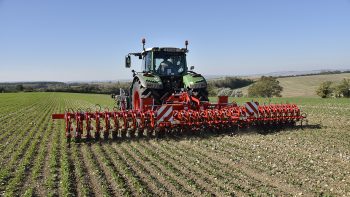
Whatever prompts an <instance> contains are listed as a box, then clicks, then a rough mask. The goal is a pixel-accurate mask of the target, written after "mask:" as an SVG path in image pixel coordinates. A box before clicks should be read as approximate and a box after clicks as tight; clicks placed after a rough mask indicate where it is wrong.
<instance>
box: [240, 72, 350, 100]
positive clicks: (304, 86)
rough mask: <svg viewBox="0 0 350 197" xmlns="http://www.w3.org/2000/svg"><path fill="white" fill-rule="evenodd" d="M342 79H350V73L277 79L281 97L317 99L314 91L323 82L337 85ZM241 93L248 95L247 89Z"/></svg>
mask: <svg viewBox="0 0 350 197" xmlns="http://www.w3.org/2000/svg"><path fill="white" fill-rule="evenodd" d="M344 78H348V79H349V78H350V73H342V74H327V75H311V76H297V77H283V78H278V81H279V82H280V85H281V86H282V87H283V92H282V96H283V97H318V96H317V95H316V89H317V88H318V87H319V86H320V84H321V83H322V82H324V81H332V82H334V83H339V82H340V81H341V80H343V79H344ZM242 91H243V93H244V94H245V95H246V94H247V93H248V87H244V88H242Z"/></svg>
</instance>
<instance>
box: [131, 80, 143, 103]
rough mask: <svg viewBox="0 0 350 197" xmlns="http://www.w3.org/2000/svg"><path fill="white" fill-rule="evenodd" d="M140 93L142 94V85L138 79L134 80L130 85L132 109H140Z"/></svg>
mask: <svg viewBox="0 0 350 197" xmlns="http://www.w3.org/2000/svg"><path fill="white" fill-rule="evenodd" d="M141 95H142V86H141V84H140V81H139V80H135V82H134V84H133V86H132V109H134V110H140V109H142V106H141Z"/></svg>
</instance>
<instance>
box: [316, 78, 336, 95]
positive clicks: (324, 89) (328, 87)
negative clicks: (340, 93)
mask: <svg viewBox="0 0 350 197" xmlns="http://www.w3.org/2000/svg"><path fill="white" fill-rule="evenodd" d="M332 84H333V83H332V82H331V81H325V82H323V83H321V84H320V86H319V87H318V89H317V90H316V94H317V95H318V96H320V97H321V98H328V97H330V96H331V95H332V93H333V87H332Z"/></svg>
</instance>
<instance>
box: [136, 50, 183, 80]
mask: <svg viewBox="0 0 350 197" xmlns="http://www.w3.org/2000/svg"><path fill="white" fill-rule="evenodd" d="M186 52H187V50H186V49H179V48H158V47H154V48H150V49H146V50H145V51H144V52H143V53H142V65H141V69H142V71H143V72H151V73H154V74H157V75H159V76H181V75H183V74H185V73H186V72H187V62H186Z"/></svg>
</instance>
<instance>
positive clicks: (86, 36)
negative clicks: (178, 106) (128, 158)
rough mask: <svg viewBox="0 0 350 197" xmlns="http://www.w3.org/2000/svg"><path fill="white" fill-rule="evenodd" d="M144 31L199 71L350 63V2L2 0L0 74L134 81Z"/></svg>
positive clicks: (150, 42) (149, 42) (151, 42)
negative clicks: (184, 51)
mask: <svg viewBox="0 0 350 197" xmlns="http://www.w3.org/2000/svg"><path fill="white" fill-rule="evenodd" d="M143 37H144V38H146V47H154V46H158V47H165V46H172V47H184V41H185V40H188V41H189V53H188V56H187V62H188V65H189V66H194V67H195V71H196V72H198V73H202V74H204V75H250V74H262V73H269V72H276V71H303V70H318V69H350V0H307V1H305V0H264V1H261V0H227V1H223V0H216V1H209V0H208V1H189V0H177V1H164V0H163V1H158V0H150V1H138V0H133V1H117V0H101V1H97V0H94V1H93V0H74V1H72V0H59V1H58V0H56V1H54V0H30V1H28V0H0V81H1V82H5V81H8V82H11V81H100V80H123V79H131V78H132V73H131V69H134V70H136V71H140V69H141V68H140V61H139V60H138V59H137V58H133V59H132V68H131V69H127V68H125V67H124V57H125V55H126V54H128V53H129V52H140V51H141V50H142V45H141V38H143Z"/></svg>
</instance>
